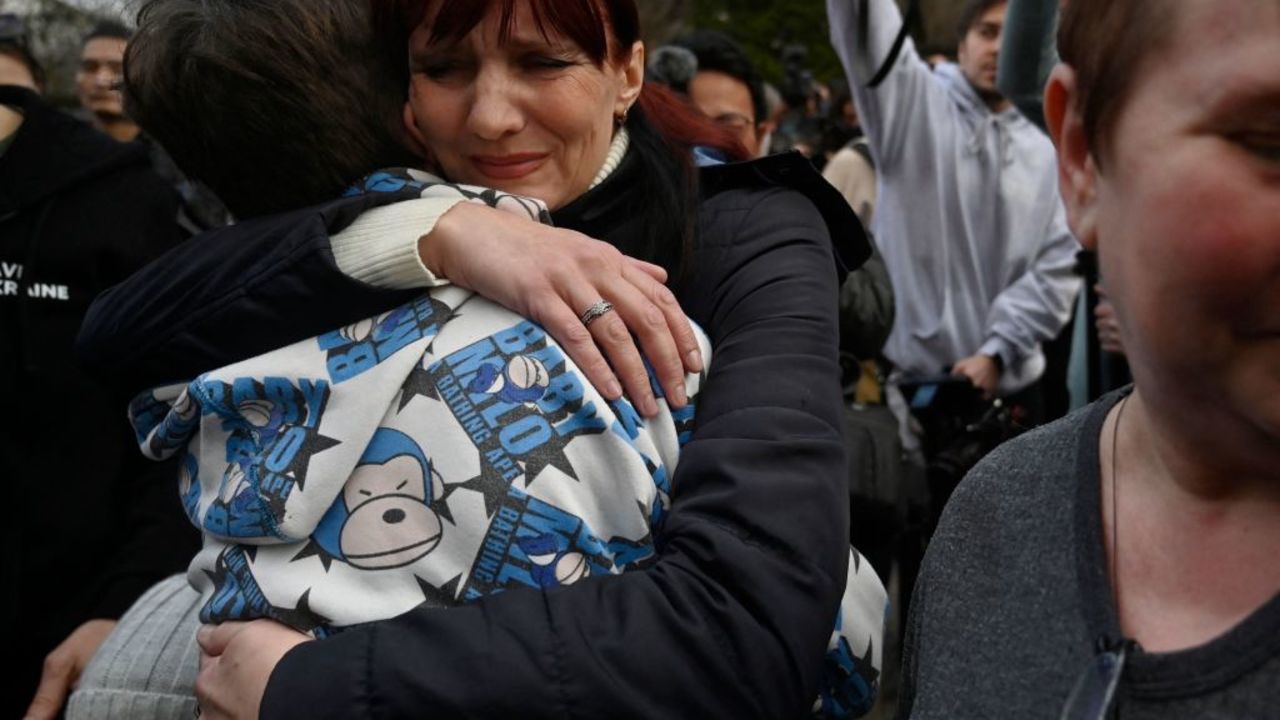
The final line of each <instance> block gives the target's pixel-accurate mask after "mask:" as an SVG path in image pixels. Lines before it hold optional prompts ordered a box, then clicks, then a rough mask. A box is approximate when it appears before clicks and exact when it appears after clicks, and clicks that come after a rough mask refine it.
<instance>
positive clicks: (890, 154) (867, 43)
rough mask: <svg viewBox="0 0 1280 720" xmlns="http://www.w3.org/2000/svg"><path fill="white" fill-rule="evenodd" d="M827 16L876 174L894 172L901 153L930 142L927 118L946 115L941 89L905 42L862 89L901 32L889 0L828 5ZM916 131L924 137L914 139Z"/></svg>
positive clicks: (842, 0) (835, 0)
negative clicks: (885, 70) (878, 77)
mask: <svg viewBox="0 0 1280 720" xmlns="http://www.w3.org/2000/svg"><path fill="white" fill-rule="evenodd" d="M827 16H828V19H829V20H830V23H831V44H832V45H833V46H834V47H835V49H836V54H837V55H839V56H840V62H841V63H842V64H843V65H844V70H845V73H846V74H847V75H848V77H849V85H850V87H851V89H852V90H853V99H854V103H855V104H856V105H857V108H858V117H859V118H860V119H861V121H862V127H863V130H865V131H866V133H867V140H868V142H869V144H870V145H871V152H872V155H873V156H874V157H875V159H876V168H877V171H879V172H889V173H893V172H894V171H895V168H896V166H897V163H898V161H899V157H900V155H901V153H902V151H903V149H904V148H906V147H908V146H909V145H910V144H912V143H914V142H928V141H929V140H928V137H927V133H928V130H929V127H930V125H929V118H930V117H932V116H933V115H934V114H935V113H944V112H949V111H950V110H949V108H950V101H949V100H948V98H947V95H946V90H945V89H944V88H943V87H942V86H941V85H940V84H939V83H938V82H937V81H936V80H935V79H934V77H933V73H932V72H931V71H930V70H929V66H928V65H926V64H925V63H924V61H923V60H921V59H920V56H919V55H918V54H917V53H916V48H915V44H914V43H913V42H912V41H911V39H910V38H907V39H906V42H905V44H904V45H903V47H902V52H901V53H900V54H899V55H898V57H897V59H896V60H895V61H894V63H893V69H892V70H891V71H890V72H889V74H888V75H887V76H886V77H885V79H884V81H883V82H882V83H881V84H880V85H878V86H876V87H875V88H870V87H867V83H868V82H870V80H871V79H872V77H873V76H874V75H875V74H876V72H877V71H878V70H879V69H880V67H881V66H882V65H883V64H884V62H885V60H886V58H888V56H889V52H890V50H891V48H892V47H893V42H894V40H895V39H896V38H897V35H898V31H899V30H901V28H902V13H901V12H899V11H898V6H897V4H896V3H894V2H893V0H827ZM921 132H923V133H925V135H926V137H923V138H915V137H914V134H915V133H921Z"/></svg>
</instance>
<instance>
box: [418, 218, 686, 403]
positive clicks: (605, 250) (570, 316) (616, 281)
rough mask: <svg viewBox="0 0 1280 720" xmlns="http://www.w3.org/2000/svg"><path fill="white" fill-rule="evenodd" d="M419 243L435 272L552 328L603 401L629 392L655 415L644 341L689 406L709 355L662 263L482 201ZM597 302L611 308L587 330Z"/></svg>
mask: <svg viewBox="0 0 1280 720" xmlns="http://www.w3.org/2000/svg"><path fill="white" fill-rule="evenodd" d="M418 248H419V254H420V255H421V257H422V261H423V263H425V264H426V266H427V267H428V268H429V269H430V270H431V271H432V272H433V273H435V274H437V275H440V276H443V277H447V278H449V280H450V281H451V282H453V283H454V284H455V285H458V286H461V287H464V288H467V289H469V290H474V291H476V292H478V293H480V294H481V295H484V296H485V297H487V298H489V299H491V300H493V301H494V302H497V303H498V304H500V305H503V306H505V307H507V308H509V309H510V310H512V311H514V312H517V313H519V314H521V315H523V316H525V317H527V318H529V319H530V320H533V321H534V322H537V323H538V324H540V325H542V327H544V328H546V330H547V332H548V333H550V334H551V336H552V337H554V338H555V339H556V341H557V342H559V343H560V345H561V346H562V347H563V348H564V349H565V352H566V353H568V355H569V357H570V358H572V359H573V361H574V363H575V364H576V365H577V366H578V367H579V368H580V369H581V370H582V371H583V372H584V373H585V374H586V376H587V380H589V381H590V382H591V384H592V385H593V386H595V388H596V389H597V390H599V391H600V392H601V394H603V395H604V396H605V397H606V398H608V399H610V400H615V399H617V398H619V397H621V395H622V391H623V389H624V388H625V390H626V394H627V397H629V398H630V399H631V402H632V404H633V405H634V406H635V407H636V410H637V411H638V412H640V413H641V414H642V415H645V416H647V417H651V416H653V415H654V414H656V413H657V412H658V406H657V403H656V402H655V401H654V397H653V391H652V389H651V387H650V384H649V376H648V372H647V371H646V370H645V367H644V362H643V361H642V360H641V358H640V353H639V351H638V350H637V348H636V344H637V339H638V342H639V346H640V348H642V349H643V350H644V354H645V357H647V358H648V360H649V362H650V363H651V364H652V365H653V369H654V373H655V375H656V376H657V378H658V382H659V383H660V384H661V385H662V389H663V392H664V394H665V395H666V398H667V401H668V402H669V403H670V404H671V405H672V406H673V407H682V406H684V405H685V404H686V402H687V397H686V393H685V387H684V377H685V373H686V372H700V371H701V370H702V368H703V359H702V355H701V353H700V352H699V351H698V343H697V339H696V338H695V337H694V334H693V328H692V327H691V326H690V324H689V320H688V318H686V317H685V315H684V312H683V311H682V310H681V309H680V305H679V303H678V302H676V298H675V295H673V294H672V292H671V291H670V290H669V289H667V287H666V286H665V285H664V284H663V283H664V282H666V279H667V274H666V271H664V270H663V269H662V268H660V267H658V266H657V265H652V264H650V263H646V262H643V261H640V260H636V259H634V258H629V257H627V256H625V255H623V254H622V253H621V252H619V251H618V250H617V249H616V248H614V247H613V246H612V245H609V244H608V243H604V242H600V241H598V240H592V239H591V238H589V237H587V236H585V235H582V234H581V233H576V232H573V231H571V230H564V229H560V228H553V227H548V226H546V225H540V224H537V223H533V222H530V221H528V220H524V219H522V218H518V217H516V216H514V215H512V214H510V213H506V212H502V211H498V210H494V209H492V208H489V207H486V206H483V205H478V204H475V203H460V204H459V205H457V206H456V207H454V208H453V209H452V210H450V211H449V212H447V213H445V215H444V216H443V217H442V218H441V219H440V221H439V222H438V223H436V226H435V228H434V229H433V230H432V232H431V233H430V234H429V235H426V236H424V237H423V238H422V239H421V240H420V241H419V246H418ZM600 300H607V301H608V302H610V303H612V304H613V307H614V312H610V313H607V314H605V315H603V316H601V317H599V318H597V319H596V320H595V321H594V322H592V323H591V326H590V327H585V326H584V325H583V324H582V321H581V320H580V319H579V318H580V317H581V315H582V313H583V312H584V311H585V310H586V309H587V308H588V307H590V306H591V305H593V304H595V303H596V302H598V301H600ZM633 333H634V335H635V336H636V337H635V338H633V337H632V334H633ZM602 350H603V354H602V352H601V351H602ZM606 355H607V356H608V361H606V360H605V356H606ZM619 378H621V383H619Z"/></svg>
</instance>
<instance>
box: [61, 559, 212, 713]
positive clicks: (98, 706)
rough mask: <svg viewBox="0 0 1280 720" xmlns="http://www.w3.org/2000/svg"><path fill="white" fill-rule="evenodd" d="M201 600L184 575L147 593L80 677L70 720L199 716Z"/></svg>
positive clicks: (72, 697)
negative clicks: (196, 710)
mask: <svg viewBox="0 0 1280 720" xmlns="http://www.w3.org/2000/svg"><path fill="white" fill-rule="evenodd" d="M199 611H200V595H199V594H198V593H196V591H195V590H192V589H191V586H190V585H188V584H187V578H186V576H185V575H174V576H173V577H170V578H168V579H167V580H164V581H162V582H160V583H157V584H156V585H155V586H154V587H152V588H151V589H150V590H148V591H147V592H146V593H145V594H144V595H143V596H142V597H140V598H138V601H137V602H136V603H134V604H133V607H131V608H129V611H128V612H127V613H125V615H124V617H122V618H120V622H119V624H117V625H116V628H115V630H113V631H112V633H111V634H110V635H109V636H107V639H106V641H104V642H103V643H102V647H100V648H98V652H97V654H95V655H94V656H93V659H92V660H90V661H89V665H88V667H86V668H85V671H84V674H83V675H81V676H80V685H79V688H78V689H77V690H76V691H75V692H74V693H72V694H71V698H70V700H68V702H67V718H68V720H105V719H106V718H130V719H131V720H132V719H133V718H137V719H138V720H160V719H161V718H183V720H187V719H189V718H191V717H192V716H193V715H194V714H195V708H196V700H195V696H194V694H193V692H194V688H195V682H196V672H197V670H198V666H199V662H200V648H199V646H197V645H196V630H197V629H199V627H200V620H199V617H198V615H199Z"/></svg>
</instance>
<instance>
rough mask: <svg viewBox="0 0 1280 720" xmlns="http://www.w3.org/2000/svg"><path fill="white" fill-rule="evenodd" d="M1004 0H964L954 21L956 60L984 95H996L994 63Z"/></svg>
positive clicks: (1004, 5)
mask: <svg viewBox="0 0 1280 720" xmlns="http://www.w3.org/2000/svg"><path fill="white" fill-rule="evenodd" d="M1007 5H1008V0H968V2H966V3H965V4H964V6H963V7H962V8H961V10H960V16H959V19H958V22H957V24H956V32H957V34H958V35H959V45H958V46H957V47H956V61H957V62H958V63H959V65H960V70H961V72H963V73H964V76H965V77H966V78H968V79H969V83H970V84H972V85H973V87H974V88H975V89H976V90H977V91H978V93H979V94H981V95H983V97H984V99H985V98H988V97H990V96H996V95H998V92H999V91H997V90H996V64H997V62H998V61H999V59H1000V37H1001V35H1002V33H1003V32H1004V14H1005V9H1006V7H1007Z"/></svg>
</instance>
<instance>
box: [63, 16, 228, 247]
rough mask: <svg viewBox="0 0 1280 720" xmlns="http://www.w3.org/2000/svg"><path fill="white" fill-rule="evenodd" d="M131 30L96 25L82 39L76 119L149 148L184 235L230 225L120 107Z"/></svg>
mask: <svg viewBox="0 0 1280 720" xmlns="http://www.w3.org/2000/svg"><path fill="white" fill-rule="evenodd" d="M132 37H133V31H132V30H130V29H129V28H127V27H125V26H124V25H122V24H120V23H118V22H112V21H106V22H102V23H99V24H98V25H97V26H95V27H94V28H93V29H92V30H90V31H89V34H88V35H86V36H85V38H84V41H83V43H82V44H81V47H80V65H79V68H78V69H77V71H76V97H77V98H78V99H79V101H80V115H81V116H82V117H83V118H84V119H85V120H87V121H88V122H89V124H90V125H93V126H94V127H95V128H97V129H99V130H101V131H102V132H104V133H106V134H107V135H109V136H111V137H112V138H113V139H115V140H119V141H121V142H129V141H131V140H138V141H140V142H142V143H143V144H144V145H146V146H147V150H148V152H149V153H150V155H151V164H152V166H153V167H154V169H155V171H156V173H157V174H158V175H160V177H162V178H164V179H165V180H168V181H169V182H170V183H171V184H172V185H173V186H174V188H175V189H176V190H177V191H178V195H179V198H180V200H181V202H180V204H179V207H178V214H177V223H178V224H179V225H180V226H181V227H182V229H183V231H184V232H185V233H186V234H188V235H194V234H196V233H198V232H201V231H203V230H208V229H210V228H215V227H221V226H222V225H226V224H227V223H229V222H231V214H230V213H229V212H228V211H227V208H226V206H225V205H223V204H222V201H221V200H219V199H218V198H217V197H216V196H215V195H214V194H213V192H212V191H210V190H209V189H208V188H207V187H205V186H204V185H203V184H201V183H198V182H195V181H193V180H191V179H189V178H188V177H187V176H186V174H185V173H184V172H183V171H182V169H181V168H179V167H178V165H177V164H176V163H174V161H173V159H172V158H171V157H169V154H168V153H167V152H165V150H164V148H162V147H160V145H159V144H158V143H156V142H155V141H153V140H152V139H151V138H149V137H148V136H147V135H146V133H144V132H142V129H141V128H140V127H138V124H137V123H136V122H134V121H133V119H132V118H130V117H129V115H128V113H127V112H126V111H125V107H124V96H123V93H122V92H121V83H123V82H124V54H125V49H126V48H127V47H128V46H129V41H130V39H132Z"/></svg>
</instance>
